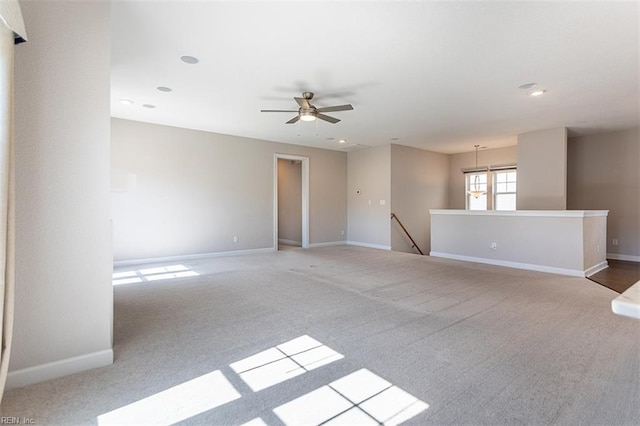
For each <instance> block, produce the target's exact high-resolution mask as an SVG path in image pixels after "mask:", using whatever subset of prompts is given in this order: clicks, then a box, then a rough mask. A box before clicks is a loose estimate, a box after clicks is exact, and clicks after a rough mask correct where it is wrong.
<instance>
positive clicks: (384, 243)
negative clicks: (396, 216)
mask: <svg viewBox="0 0 640 426" xmlns="http://www.w3.org/2000/svg"><path fill="white" fill-rule="evenodd" d="M348 168H349V178H348V202H349V209H348V210H349V232H348V235H349V238H348V240H349V242H350V243H355V244H361V245H369V246H373V247H379V248H385V249H390V248H391V233H390V229H391V228H390V217H391V147H390V146H389V145H387V146H381V147H377V148H368V149H363V150H359V151H352V152H350V153H349V156H348ZM358 191H359V192H360V193H359V194H358V193H357V192H358ZM381 202H382V203H384V204H381Z"/></svg>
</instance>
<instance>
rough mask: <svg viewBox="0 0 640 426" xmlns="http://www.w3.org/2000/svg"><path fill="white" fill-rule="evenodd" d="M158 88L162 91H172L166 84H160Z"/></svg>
mask: <svg viewBox="0 0 640 426" xmlns="http://www.w3.org/2000/svg"><path fill="white" fill-rule="evenodd" d="M156 89H157V90H159V91H161V92H170V91H171V88H170V87H164V86H158V87H156Z"/></svg>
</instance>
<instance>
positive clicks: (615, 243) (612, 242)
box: [611, 238, 618, 246]
mask: <svg viewBox="0 0 640 426" xmlns="http://www.w3.org/2000/svg"><path fill="white" fill-rule="evenodd" d="M611 244H613V245H614V246H617V245H618V239H617V238H614V239H613V240H611Z"/></svg>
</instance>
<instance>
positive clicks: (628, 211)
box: [567, 128, 640, 261]
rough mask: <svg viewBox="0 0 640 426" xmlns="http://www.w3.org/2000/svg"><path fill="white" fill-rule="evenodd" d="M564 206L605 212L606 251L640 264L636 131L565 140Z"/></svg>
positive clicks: (639, 139) (639, 173) (639, 156)
mask: <svg viewBox="0 0 640 426" xmlns="http://www.w3.org/2000/svg"><path fill="white" fill-rule="evenodd" d="M567 208H568V209H571V210H609V217H608V218H607V253H609V254H613V255H614V256H613V257H615V256H616V255H617V256H622V258H623V259H624V258H625V257H626V256H630V257H631V258H629V259H627V260H636V261H640V132H639V130H638V128H635V129H631V130H627V131H623V132H615V133H607V134H600V135H593V136H583V137H577V138H571V139H569V141H568V176H567ZM613 239H617V240H618V245H617V246H614V245H613V244H612V240H613Z"/></svg>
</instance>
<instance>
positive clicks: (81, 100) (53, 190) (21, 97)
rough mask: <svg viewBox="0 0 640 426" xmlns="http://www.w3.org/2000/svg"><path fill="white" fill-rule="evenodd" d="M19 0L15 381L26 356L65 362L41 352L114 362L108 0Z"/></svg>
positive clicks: (31, 363) (28, 363) (28, 362)
mask: <svg viewBox="0 0 640 426" xmlns="http://www.w3.org/2000/svg"><path fill="white" fill-rule="evenodd" d="M21 4H22V12H23V15H24V19H25V23H26V26H27V28H28V32H29V42H28V43H25V44H22V45H20V46H18V47H17V48H16V78H15V88H16V92H15V101H16V102H15V103H16V129H15V132H16V133H15V134H16V305H15V327H14V341H13V350H12V352H11V364H10V370H11V372H10V376H9V380H8V384H9V386H11V385H12V383H13V384H15V383H16V380H18V379H20V378H21V377H22V378H24V375H23V374H22V373H24V371H22V370H21V369H25V368H27V367H36V368H35V370H37V371H31V372H30V374H31V373H33V374H35V376H33V375H32V376H31V378H34V379H35V380H36V381H37V380H38V377H36V376H38V374H39V372H43V374H44V375H46V374H49V373H55V372H56V371H58V370H56V368H57V367H56V365H49V366H43V364H45V363H55V362H58V361H61V360H65V359H68V358H71V357H85V358H84V361H83V362H85V361H86V363H84V364H83V367H82V368H90V367H92V366H96V364H104V363H109V362H110V355H111V327H112V305H113V303H112V297H113V288H112V286H111V272H112V254H111V233H110V222H109V155H110V154H109V144H110V137H109V126H110V124H109V98H110V95H109V90H110V87H109V86H110V83H109V79H110V75H109V74H110V71H109V67H110V63H109V62H110V60H109V50H110V34H109V19H110V4H109V2H102V1H92V2H65V1H56V2H46V1H38V2H36V1H22V2H21ZM93 355H96V356H95V357H93ZM72 364H73V363H72ZM66 367H70V366H69V365H66ZM66 367H65V368H66ZM71 367H72V366H71ZM39 368H42V371H41V370H39ZM52 369H53V370H56V371H52ZM16 370H21V371H16ZM72 370H73V368H72V369H71V371H69V370H66V371H67V374H68V373H69V372H73V371H72ZM54 375H55V374H54ZM39 377H40V378H42V377H43V376H39ZM18 381H19V380H18Z"/></svg>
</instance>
